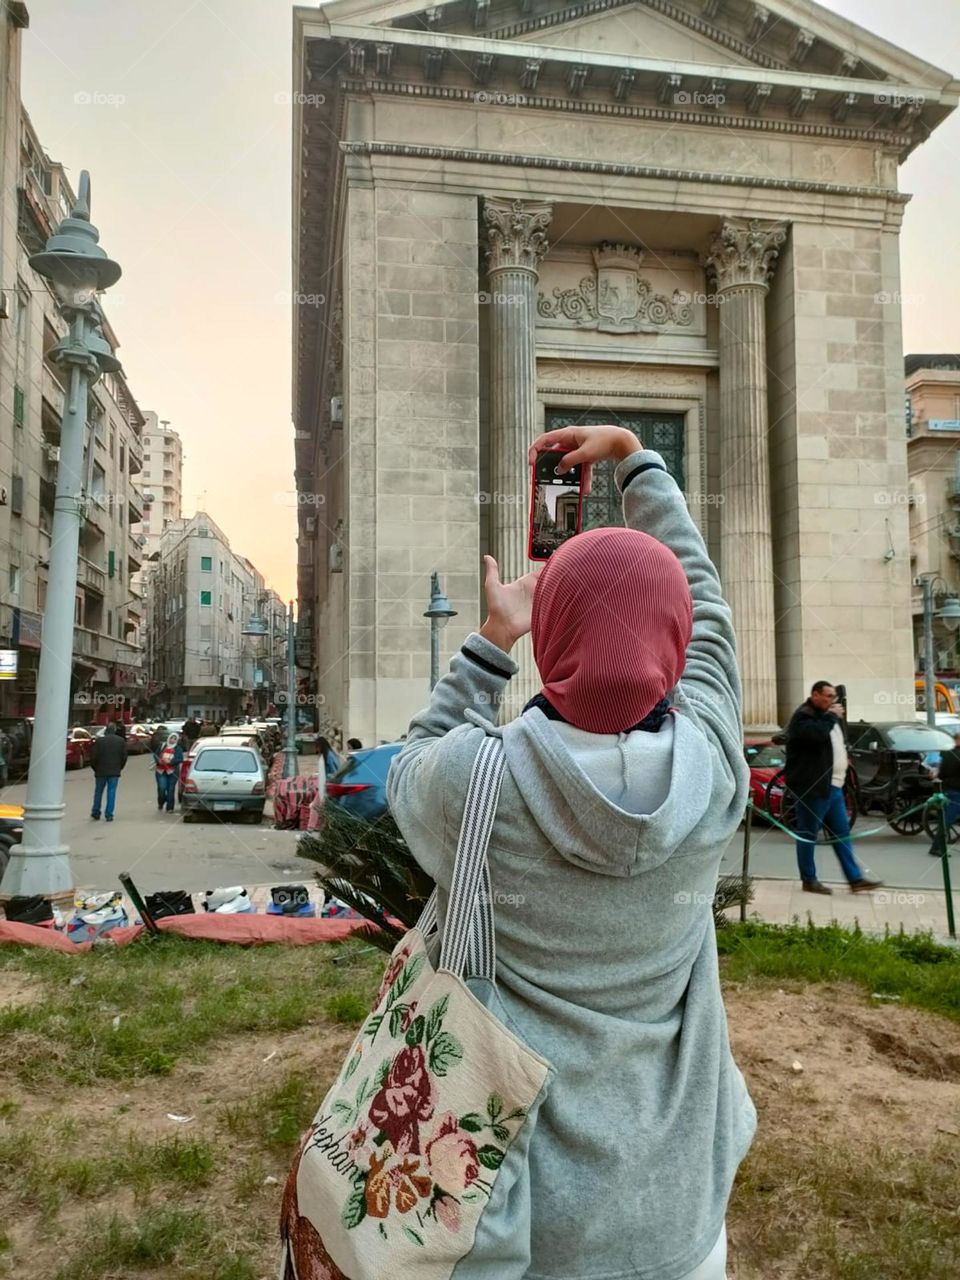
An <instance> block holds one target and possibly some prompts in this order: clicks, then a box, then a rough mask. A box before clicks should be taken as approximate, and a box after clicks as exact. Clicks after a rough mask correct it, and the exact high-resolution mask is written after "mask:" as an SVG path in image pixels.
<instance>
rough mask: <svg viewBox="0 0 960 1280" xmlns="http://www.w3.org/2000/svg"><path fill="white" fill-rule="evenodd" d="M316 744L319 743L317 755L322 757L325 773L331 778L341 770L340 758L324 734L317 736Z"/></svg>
mask: <svg viewBox="0 0 960 1280" xmlns="http://www.w3.org/2000/svg"><path fill="white" fill-rule="evenodd" d="M316 742H317V755H318V756H319V757H320V759H321V761H322V763H323V770H324V773H325V774H326V776H327V777H328V778H329V777H330V775H331V774H332V773H336V771H337V770H338V769H339V768H340V757H339V756H338V755H337V753H336V752H335V751H334V749H333V747H332V746H331V745H330V743H329V742H328V741H327V739H326V738H325V737H324V736H323V734H322V733H318V734H317V739H316Z"/></svg>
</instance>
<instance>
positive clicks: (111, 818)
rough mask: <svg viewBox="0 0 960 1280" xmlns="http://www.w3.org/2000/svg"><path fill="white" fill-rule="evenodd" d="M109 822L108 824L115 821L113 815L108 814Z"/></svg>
mask: <svg viewBox="0 0 960 1280" xmlns="http://www.w3.org/2000/svg"><path fill="white" fill-rule="evenodd" d="M107 821H108V822H112V821H113V815H112V814H107Z"/></svg>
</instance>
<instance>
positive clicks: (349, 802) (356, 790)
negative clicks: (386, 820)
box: [326, 742, 403, 822]
mask: <svg viewBox="0 0 960 1280" xmlns="http://www.w3.org/2000/svg"><path fill="white" fill-rule="evenodd" d="M402 746H403V743H402V742H385V743H384V744H383V745H382V746H379V747H367V748H366V749H365V750H363V751H355V752H354V753H353V755H351V756H347V758H346V760H345V761H344V762H343V764H342V765H341V766H340V768H339V769H338V770H337V771H336V773H334V774H332V775H331V776H330V777H329V778H328V779H327V801H326V802H327V804H336V805H339V806H340V807H341V808H343V809H346V810H347V812H348V813H351V814H352V815H353V816H354V817H355V818H365V819H366V820H367V821H368V822H375V821H376V820H377V818H382V817H383V815H384V814H385V813H386V812H387V774H388V773H389V771H390V762H391V760H393V757H394V756H395V755H396V754H397V753H398V752H399V750H400V748H401V747H402Z"/></svg>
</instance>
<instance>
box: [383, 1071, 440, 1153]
mask: <svg viewBox="0 0 960 1280" xmlns="http://www.w3.org/2000/svg"><path fill="white" fill-rule="evenodd" d="M436 1105H437V1087H436V1085H435V1084H434V1082H433V1081H432V1080H431V1078H430V1075H429V1072H428V1071H427V1060H426V1057H425V1055H424V1052H423V1050H422V1049H421V1048H420V1047H419V1046H417V1047H416V1048H414V1049H401V1051H400V1052H399V1053H398V1054H397V1056H396V1058H394V1060H393V1064H392V1065H391V1067H390V1071H389V1074H388V1075H387V1081H386V1084H385V1085H384V1086H383V1088H382V1089H381V1090H380V1092H379V1093H378V1094H377V1095H376V1096H375V1097H374V1099H373V1102H372V1103H371V1104H370V1121H371V1123H372V1124H373V1125H374V1126H375V1127H376V1128H377V1129H379V1130H380V1132H381V1133H383V1134H385V1135H386V1137H387V1138H388V1139H389V1141H390V1142H391V1143H392V1144H393V1147H394V1150H395V1151H397V1152H399V1153H401V1154H403V1153H405V1152H407V1151H415V1152H418V1153H419V1151H420V1122H421V1121H422V1120H429V1119H430V1117H431V1116H432V1115H433V1112H434V1108H435V1107H436Z"/></svg>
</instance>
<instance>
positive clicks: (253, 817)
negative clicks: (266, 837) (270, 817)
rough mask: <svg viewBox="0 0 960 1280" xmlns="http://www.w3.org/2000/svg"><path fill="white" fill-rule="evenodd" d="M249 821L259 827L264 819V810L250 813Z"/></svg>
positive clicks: (248, 815)
mask: <svg viewBox="0 0 960 1280" xmlns="http://www.w3.org/2000/svg"><path fill="white" fill-rule="evenodd" d="M247 821H248V822H251V823H252V824H253V825H254V826H255V827H258V826H259V825H260V823H261V822H262V821H263V810H262V809H261V810H260V811H259V812H258V813H248V814H247Z"/></svg>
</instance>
